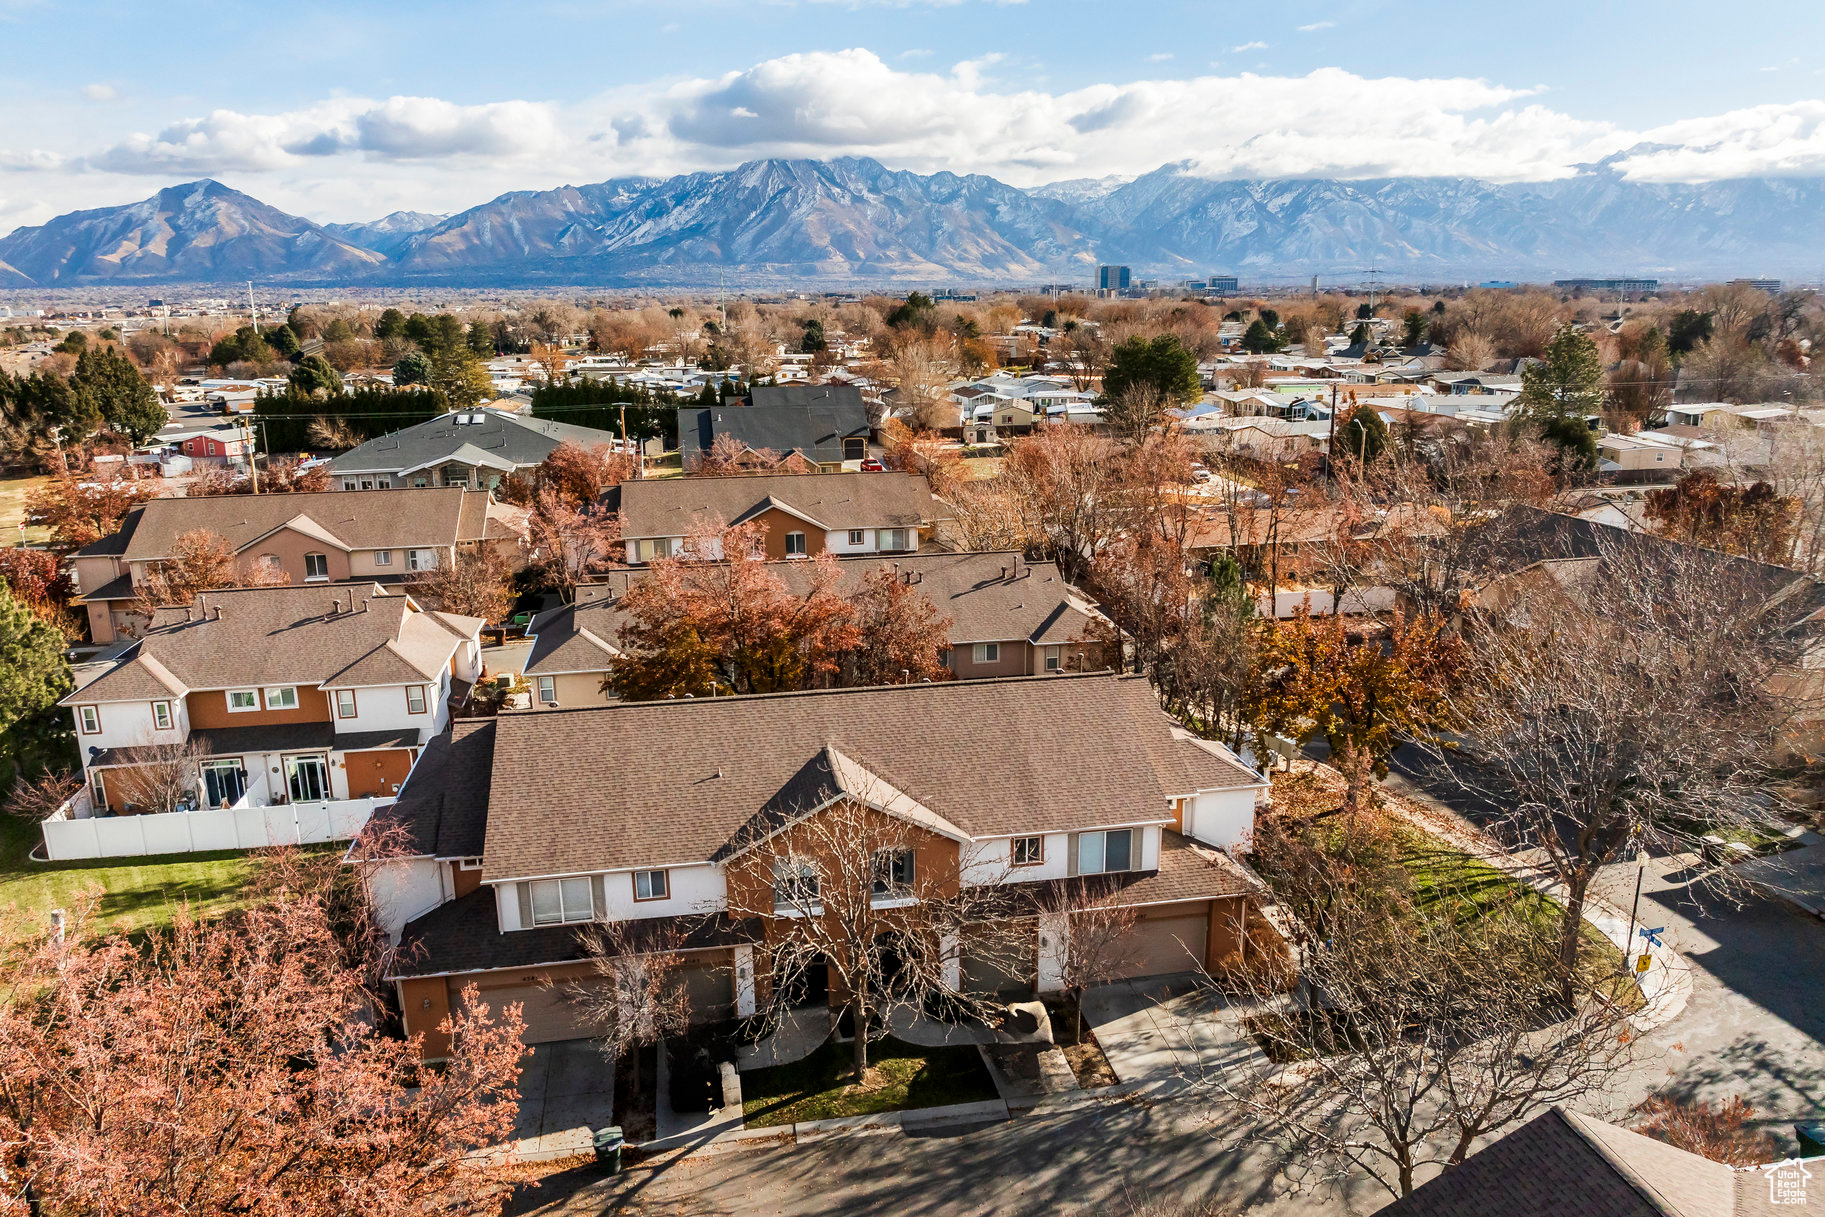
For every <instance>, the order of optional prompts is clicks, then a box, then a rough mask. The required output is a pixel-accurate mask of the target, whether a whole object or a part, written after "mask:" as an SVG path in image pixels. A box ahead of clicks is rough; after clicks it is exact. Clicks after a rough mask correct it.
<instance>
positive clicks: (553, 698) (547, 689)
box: [539, 676, 558, 706]
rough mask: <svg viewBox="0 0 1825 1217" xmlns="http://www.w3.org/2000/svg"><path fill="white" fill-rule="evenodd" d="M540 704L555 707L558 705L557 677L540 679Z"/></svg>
mask: <svg viewBox="0 0 1825 1217" xmlns="http://www.w3.org/2000/svg"><path fill="white" fill-rule="evenodd" d="M539 704H540V705H541V706H555V705H557V704H558V678H557V677H555V676H541V677H539Z"/></svg>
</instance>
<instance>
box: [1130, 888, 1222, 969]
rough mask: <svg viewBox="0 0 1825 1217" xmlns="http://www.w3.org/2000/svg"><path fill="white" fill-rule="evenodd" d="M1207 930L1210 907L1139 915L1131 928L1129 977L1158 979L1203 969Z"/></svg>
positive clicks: (1185, 907)
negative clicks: (1132, 943) (1132, 928)
mask: <svg viewBox="0 0 1825 1217" xmlns="http://www.w3.org/2000/svg"><path fill="white" fill-rule="evenodd" d="M1209 929H1210V906H1209V904H1208V903H1206V902H1200V903H1198V904H1196V905H1167V906H1165V907H1163V908H1158V909H1146V910H1143V911H1142V914H1141V920H1140V921H1138V922H1136V923H1135V926H1134V931H1133V933H1134V950H1133V951H1130V952H1124V954H1126V955H1127V957H1128V965H1129V966H1128V967H1127V968H1126V969H1124V970H1125V971H1126V973H1127V974H1128V975H1129V976H1160V975H1163V974H1165V973H1167V972H1191V971H1195V970H1196V969H1198V968H1201V967H1203V966H1204V939H1205V935H1206V933H1207V932H1208V930H1209Z"/></svg>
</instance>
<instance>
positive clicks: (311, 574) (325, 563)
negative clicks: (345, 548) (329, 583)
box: [304, 554, 330, 579]
mask: <svg viewBox="0 0 1825 1217" xmlns="http://www.w3.org/2000/svg"><path fill="white" fill-rule="evenodd" d="M304 577H305V578H306V579H327V578H329V577H330V559H329V555H328V554H305V555H304Z"/></svg>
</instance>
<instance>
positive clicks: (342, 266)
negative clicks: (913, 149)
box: [0, 154, 1825, 287]
mask: <svg viewBox="0 0 1825 1217" xmlns="http://www.w3.org/2000/svg"><path fill="white" fill-rule="evenodd" d="M1622 155H1626V154H1622ZM1616 159H1617V158H1611V160H1609V161H1604V162H1599V163H1597V164H1593V165H1586V166H1581V167H1580V168H1579V170H1578V172H1577V173H1575V174H1574V175H1572V176H1570V177H1566V178H1563V179H1560V180H1557V181H1552V182H1531V183H1509V184H1496V183H1490V182H1484V181H1478V180H1475V179H1471V178H1412V177H1406V178H1387V179H1382V180H1375V181H1340V180H1332V179H1274V180H1221V179H1211V178H1207V177H1201V176H1198V175H1197V174H1196V173H1194V172H1193V171H1192V168H1191V166H1190V165H1189V164H1174V165H1165V166H1162V167H1161V168H1159V169H1157V170H1155V171H1153V172H1152V173H1148V174H1143V175H1142V176H1140V177H1137V178H1134V179H1132V180H1126V179H1122V178H1119V177H1109V178H1096V179H1089V178H1086V179H1074V180H1071V181H1064V182H1055V183H1052V184H1051V185H1049V186H1042V187H1038V188H1035V189H1029V190H1022V189H1020V188H1017V187H1014V186H1010V185H1007V184H1006V183H1004V182H1001V181H998V180H996V179H994V178H991V177H985V176H982V175H978V174H970V175H961V176H960V175H958V174H954V173H935V174H930V175H922V174H917V173H910V172H904V171H895V170H891V169H888V168H886V167H885V166H883V165H881V164H880V163H879V162H877V161H874V160H870V159H867V158H858V157H844V158H839V159H834V160H829V161H812V160H762V161H752V162H749V163H748V164H744V165H741V166H739V167H737V168H735V169H731V170H727V171H722V172H701V173H689V174H683V175H680V176H676V177H668V178H651V177H629V178H615V179H611V180H609V181H606V182H598V183H594V184H591V185H584V186H562V187H559V188H557V189H554V190H536V191H514V192H511V193H508V194H503V195H501V196H499V197H498V198H495V199H492V200H490V201H489V202H486V203H483V204H481V205H480V206H477V207H472V208H470V209H468V210H467V211H463V212H459V213H457V214H455V215H449V216H440V215H431V214H427V213H423V212H412V211H401V212H394V213H393V214H391V215H388V216H386V217H384V218H382V219H379V220H375V221H373V222H371V223H361V224H327V225H326V224H317V223H314V222H312V221H310V220H306V219H303V218H301V217H298V216H293V215H288V214H286V213H285V212H282V211H280V210H278V209H277V208H275V207H271V206H269V205H267V204H265V203H262V202H260V201H259V200H258V199H255V198H252V197H250V196H248V195H246V194H242V193H241V192H239V191H236V190H232V189H230V188H228V187H227V186H224V185H222V184H221V183H220V182H216V181H211V180H203V181H197V182H190V183H187V184H184V185H181V186H172V187H169V188H167V189H165V190H161V191H159V192H158V193H157V194H155V195H153V196H152V197H151V198H149V199H145V200H143V201H141V202H138V203H133V204H129V205H127V206H122V207H104V208H97V209H94V210H89V211H76V212H71V213H69V214H67V215H63V216H59V217H57V218H56V219H54V220H51V221H50V222H49V223H46V224H43V225H39V226H36V227H30V228H20V229H17V230H15V231H14V232H12V233H11V234H9V235H8V236H6V237H5V238H0V287H30V286H39V287H53V286H66V285H94V284H102V283H112V284H128V283H133V284H138V283H145V284H156V283H171V282H234V281H239V280H244V279H250V278H252V279H262V280H266V281H268V282H288V283H296V284H312V283H317V284H353V283H363V284H373V285H409V284H426V285H430V284H449V285H458V284H461V285H477V286H483V285H486V286H515V285H527V286H531V285H537V284H553V285H557V284H563V285H599V286H605V287H635V286H651V287H661V286H705V285H710V284H715V283H717V282H718V281H726V282H728V283H730V284H731V285H734V286H740V285H754V284H761V283H813V284H829V285H837V284H846V283H869V282H874V283H879V284H881V285H883V286H885V285H888V284H895V283H898V284H911V283H919V284H924V283H933V282H944V283H957V282H964V283H984V284H1007V283H1034V282H1039V281H1043V280H1054V279H1058V280H1065V281H1072V280H1075V281H1078V282H1082V281H1084V280H1086V279H1087V278H1088V276H1089V274H1090V273H1091V272H1092V271H1093V268H1094V267H1095V266H1096V265H1097V264H1098V263H1099V262H1117V263H1123V264H1127V265H1130V266H1132V267H1133V268H1134V270H1135V273H1136V274H1137V275H1139V276H1157V277H1160V278H1163V279H1166V280H1168V281H1174V280H1178V279H1181V278H1190V277H1200V276H1203V275H1208V274H1210V273H1212V272H1224V273H1231V274H1238V275H1240V276H1241V277H1242V278H1243V279H1244V280H1245V281H1250V280H1252V281H1257V282H1273V281H1280V282H1291V281H1297V280H1299V279H1302V278H1304V277H1306V276H1308V275H1313V274H1317V275H1323V276H1327V277H1336V276H1344V277H1349V278H1357V277H1360V275H1361V274H1362V272H1363V271H1364V270H1366V268H1368V267H1369V266H1371V265H1373V266H1375V267H1377V268H1379V269H1380V270H1381V271H1384V272H1386V273H1388V274H1390V275H1393V276H1396V277H1399V278H1405V279H1408V280H1431V281H1441V280H1445V281H1449V280H1456V279H1485V278H1491V277H1500V278H1511V279H1534V280H1539V279H1543V278H1552V277H1564V276H1579V275H1604V276H1607V275H1618V274H1626V275H1655V276H1659V277H1662V278H1704V277H1716V276H1728V275H1746V274H1753V275H1758V276H1761V275H1780V274H1787V275H1792V274H1795V273H1797V272H1805V273H1807V274H1809V275H1810V274H1816V273H1817V270H1818V268H1819V266H1820V264H1821V262H1825V240H1822V238H1825V180H1822V179H1816V178H1746V179H1738V180H1732V181H1720V182H1708V183H1697V184H1679V183H1644V182H1635V181H1631V180H1629V179H1627V178H1625V177H1624V176H1622V174H1621V173H1620V172H1618V171H1617V169H1616V166H1615V164H1614V163H1613V162H1614V161H1615V160H1616Z"/></svg>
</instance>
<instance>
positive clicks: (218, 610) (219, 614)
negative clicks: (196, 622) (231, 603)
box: [214, 604, 222, 621]
mask: <svg viewBox="0 0 1825 1217" xmlns="http://www.w3.org/2000/svg"><path fill="white" fill-rule="evenodd" d="M214 608H215V620H217V621H220V620H221V619H222V606H221V605H219V604H218V605H215V606H214Z"/></svg>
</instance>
